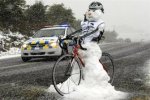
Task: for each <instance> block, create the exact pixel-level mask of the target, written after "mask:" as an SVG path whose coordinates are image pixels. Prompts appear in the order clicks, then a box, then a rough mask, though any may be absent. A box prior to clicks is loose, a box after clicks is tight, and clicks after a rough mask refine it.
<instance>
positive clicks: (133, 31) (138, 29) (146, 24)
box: [26, 0, 150, 41]
mask: <svg viewBox="0 0 150 100" xmlns="http://www.w3.org/2000/svg"><path fill="white" fill-rule="evenodd" d="M36 1H42V2H43V4H44V5H53V4H60V3H63V4H64V5H65V7H67V8H71V9H72V11H73V13H74V16H75V17H76V18H77V19H81V20H82V19H83V14H84V13H85V11H86V10H87V9H88V5H89V4H90V3H91V2H92V1H93V0H32V1H31V0H26V2H27V4H29V5H32V4H34V3H35V2H36ZM95 1H96V0H95ZM97 1H99V2H101V3H102V4H103V6H104V10H105V14H104V15H103V20H104V21H105V23H106V29H107V30H113V29H115V30H116V31H117V32H118V34H119V36H120V37H125V38H128V37H129V38H131V39H133V40H135V41H136V40H142V39H144V40H147V39H149V40H150V0H97ZM148 37H149V38H148Z"/></svg>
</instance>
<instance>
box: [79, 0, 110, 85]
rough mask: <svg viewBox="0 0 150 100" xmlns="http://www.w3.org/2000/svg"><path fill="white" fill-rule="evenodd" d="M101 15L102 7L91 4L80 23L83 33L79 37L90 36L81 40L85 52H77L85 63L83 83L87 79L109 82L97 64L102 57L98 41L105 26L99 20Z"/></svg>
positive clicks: (101, 67) (105, 73)
mask: <svg viewBox="0 0 150 100" xmlns="http://www.w3.org/2000/svg"><path fill="white" fill-rule="evenodd" d="M103 13H104V9H103V5H102V4H101V3H100V2H92V3H91V4H90V5H89V9H88V11H87V12H86V13H85V18H84V20H83V21H82V22H81V27H82V33H83V35H82V36H81V37H84V36H85V35H87V34H90V35H88V36H86V37H85V38H83V44H82V46H83V47H84V48H86V49H87V50H79V53H80V55H81V57H82V58H83V60H84V62H85V69H84V75H85V81H86V78H88V79H87V81H88V80H89V79H90V81H91V79H94V80H95V79H96V80H98V81H99V83H102V82H108V81H109V80H110V77H109V76H108V74H107V72H106V71H105V70H104V69H103V66H102V65H101V64H100V62H99V59H100V58H101V56H102V51H101V49H100V47H99V45H98V41H99V39H100V38H101V36H102V35H103V32H104V26H105V23H104V21H103V20H102V19H101V16H102V14H103ZM95 30H96V31H95ZM91 33H92V34H91ZM90 74H91V75H90ZM89 75H90V76H89ZM90 81H89V82H90ZM95 82H97V81H95ZM96 84H97V83H96Z"/></svg>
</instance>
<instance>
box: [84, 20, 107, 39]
mask: <svg viewBox="0 0 150 100" xmlns="http://www.w3.org/2000/svg"><path fill="white" fill-rule="evenodd" d="M104 26H105V24H104V21H103V20H102V19H99V20H98V21H82V22H81V27H82V33H83V34H86V33H90V32H92V31H94V30H96V29H97V28H100V27H101V29H103V30H104ZM101 31H102V30H101ZM99 35H100V31H99V30H98V31H96V32H95V33H93V34H91V35H90V36H87V37H86V38H85V40H84V42H90V41H92V39H93V38H95V37H98V36H99Z"/></svg>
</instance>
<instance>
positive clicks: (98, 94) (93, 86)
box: [48, 43, 127, 100]
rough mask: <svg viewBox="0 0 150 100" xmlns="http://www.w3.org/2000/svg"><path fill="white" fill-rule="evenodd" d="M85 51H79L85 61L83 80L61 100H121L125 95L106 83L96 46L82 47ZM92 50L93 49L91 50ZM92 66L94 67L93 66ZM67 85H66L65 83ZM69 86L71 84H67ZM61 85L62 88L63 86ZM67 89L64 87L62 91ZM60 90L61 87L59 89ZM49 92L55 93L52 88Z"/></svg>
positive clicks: (107, 78)
mask: <svg viewBox="0 0 150 100" xmlns="http://www.w3.org/2000/svg"><path fill="white" fill-rule="evenodd" d="M84 47H86V48H87V51H86V52H85V51H83V52H82V51H80V54H81V56H82V57H83V58H84V61H85V68H84V69H83V71H84V77H85V80H82V81H81V84H80V85H79V86H77V87H76V88H74V89H75V91H74V92H72V93H70V94H66V95H65V96H64V97H62V98H61V100H123V99H125V98H126V96H127V93H124V92H120V91H116V90H115V88H114V87H113V86H112V85H111V84H110V83H108V81H109V76H108V75H107V73H106V71H105V70H104V69H103V67H102V65H101V64H100V63H99V58H100V57H101V50H100V49H99V46H97V45H96V44H94V43H93V44H92V43H89V44H88V45H84ZM93 48H94V49H93ZM93 65H94V66H93ZM66 84H67V83H66ZM69 84H71V83H69ZM64 85H65V83H64V84H62V86H64ZM65 88H66V90H67V89H68V86H67V87H64V89H65ZM61 89H62V87H61ZM48 91H49V92H56V91H55V90H54V87H53V86H50V87H49V89H48Z"/></svg>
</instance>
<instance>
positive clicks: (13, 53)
mask: <svg viewBox="0 0 150 100" xmlns="http://www.w3.org/2000/svg"><path fill="white" fill-rule="evenodd" d="M20 53H21V51H20V49H19V48H10V50H9V51H7V52H0V59H7V58H13V57H20V56H21V54H20Z"/></svg>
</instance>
